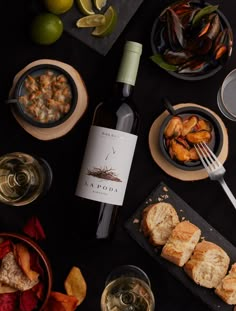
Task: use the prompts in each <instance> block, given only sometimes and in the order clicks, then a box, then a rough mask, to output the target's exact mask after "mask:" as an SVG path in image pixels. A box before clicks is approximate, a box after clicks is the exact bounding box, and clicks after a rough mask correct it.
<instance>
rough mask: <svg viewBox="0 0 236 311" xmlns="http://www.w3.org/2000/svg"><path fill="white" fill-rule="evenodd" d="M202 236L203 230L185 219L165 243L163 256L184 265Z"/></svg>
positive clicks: (180, 265) (178, 264)
mask: <svg viewBox="0 0 236 311" xmlns="http://www.w3.org/2000/svg"><path fill="white" fill-rule="evenodd" d="M200 236H201V230H200V229H199V228H198V227H197V226H195V225H194V224H192V223H191V222H189V221H187V220H185V221H182V222H180V223H178V224H177V225H176V227H175V228H174V229H173V230H172V232H171V235H170V236H169V239H168V240H167V242H166V244H165V245H164V247H163V249H162V252H161V256H162V257H164V258H165V259H167V260H169V261H171V262H173V263H174V264H176V265H177V266H179V267H182V266H183V265H184V264H185V263H186V262H187V261H188V260H189V258H190V256H191V255H192V252H193V250H194V248H195V246H196V245H197V243H198V241H199V239H200Z"/></svg>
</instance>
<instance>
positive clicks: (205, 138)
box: [186, 131, 211, 144]
mask: <svg viewBox="0 0 236 311" xmlns="http://www.w3.org/2000/svg"><path fill="white" fill-rule="evenodd" d="M186 139H187V141H188V142H190V143H192V144H199V143H201V142H205V143H208V142H209V141H210V140H211V133H210V132H208V131H199V132H193V133H188V134H187V135H186Z"/></svg>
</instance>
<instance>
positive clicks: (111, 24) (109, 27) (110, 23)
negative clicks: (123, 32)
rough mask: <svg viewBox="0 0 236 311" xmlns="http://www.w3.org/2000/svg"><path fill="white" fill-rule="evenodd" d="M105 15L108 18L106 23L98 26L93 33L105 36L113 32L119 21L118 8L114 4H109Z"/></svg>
mask: <svg viewBox="0 0 236 311" xmlns="http://www.w3.org/2000/svg"><path fill="white" fill-rule="evenodd" d="M104 16H105V18H106V22H105V24H104V25H102V26H97V27H96V28H95V29H94V31H93V32H92V35H94V36H97V37H105V36H107V35H109V34H111V33H112V32H113V30H114V28H115V25H116V22H117V13H116V10H115V9H114V8H113V7H112V6H109V8H108V9H107V10H106V12H105V13H104Z"/></svg>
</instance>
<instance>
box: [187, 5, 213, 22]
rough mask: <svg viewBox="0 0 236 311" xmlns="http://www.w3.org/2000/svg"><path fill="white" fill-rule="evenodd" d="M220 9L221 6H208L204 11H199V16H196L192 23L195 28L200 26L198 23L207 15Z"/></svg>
mask: <svg viewBox="0 0 236 311" xmlns="http://www.w3.org/2000/svg"><path fill="white" fill-rule="evenodd" d="M218 7H219V5H207V6H205V7H204V8H203V9H201V10H200V11H198V12H197V14H196V15H195V16H194V18H193V21H192V25H193V26H195V25H196V24H198V22H199V21H200V20H201V19H202V18H203V17H204V16H205V15H208V14H211V13H213V12H215V11H216V10H217V9H218Z"/></svg>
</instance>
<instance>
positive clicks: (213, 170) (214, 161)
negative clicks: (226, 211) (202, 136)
mask: <svg viewBox="0 0 236 311" xmlns="http://www.w3.org/2000/svg"><path fill="white" fill-rule="evenodd" d="M194 147H195V149H196V151H197V154H198V155H199V158H200V160H201V162H202V164H203V166H204V167H205V169H206V171H207V173H208V175H209V177H210V179H211V180H217V181H218V182H219V183H220V184H221V186H222V188H223V189H224V191H225V192H226V194H227V195H228V197H229V199H230V201H231V202H232V204H233V206H234V207H235V208H236V199H235V197H234V195H233V193H232V192H231V190H230V189H229V187H228V185H227V184H226V182H225V180H224V177H223V176H224V174H225V172H226V170H225V168H224V166H223V165H222V164H221V163H220V161H219V160H218V158H217V157H216V156H215V154H214V153H213V152H212V151H211V149H210V148H209V147H208V146H207V144H206V143H204V142H201V143H199V144H195V145H194Z"/></svg>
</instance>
